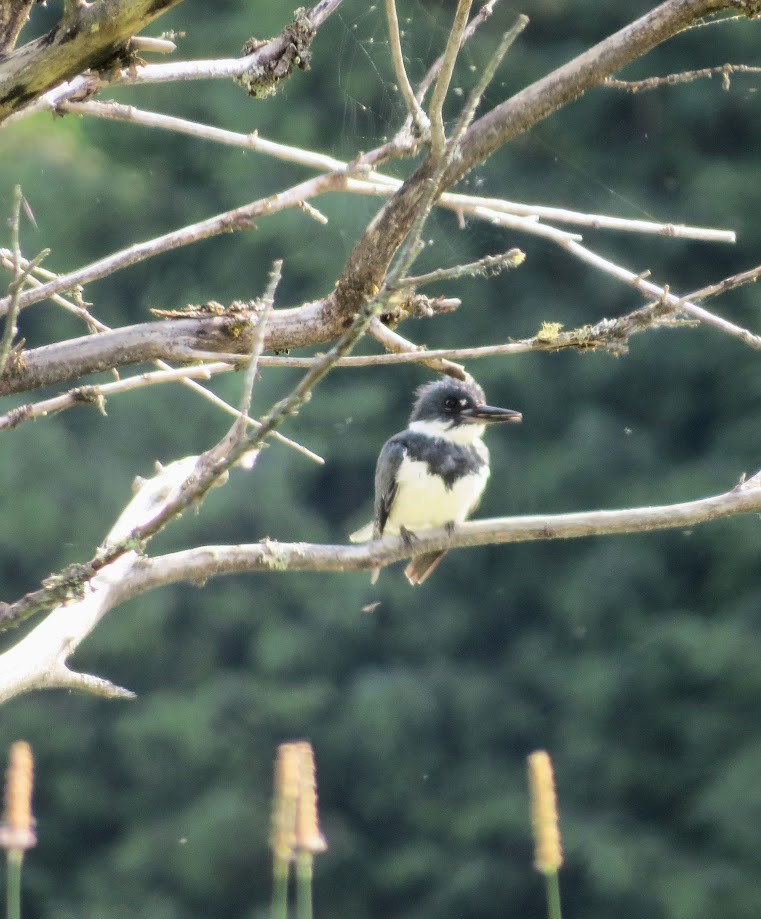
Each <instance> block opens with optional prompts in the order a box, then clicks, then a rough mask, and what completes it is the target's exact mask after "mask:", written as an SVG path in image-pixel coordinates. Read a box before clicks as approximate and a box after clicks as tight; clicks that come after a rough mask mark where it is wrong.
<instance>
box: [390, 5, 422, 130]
mask: <svg viewBox="0 0 761 919" xmlns="http://www.w3.org/2000/svg"><path fill="white" fill-rule="evenodd" d="M386 20H387V22H388V43H389V50H390V52H391V61H392V63H393V65H394V74H395V76H396V84H397V86H398V87H399V92H400V93H401V94H402V98H403V99H404V103H405V105H406V106H407V111H408V112H409V113H410V117H411V118H412V121H413V123H414V125H415V128H416V130H417V133H418V136H419V137H421V138H423V139H425V138H426V137H427V135H428V133H429V131H430V127H431V125H430V122H429V121H428V116H427V115H426V113H425V112H424V111H423V109H422V108H421V106H420V103H419V102H418V101H417V99H416V98H415V93H414V91H413V89H412V86H411V85H410V81H409V77H408V76H407V71H406V70H405V67H404V55H403V53H402V40H401V36H400V35H399V19H398V18H397V15H396V0H386Z"/></svg>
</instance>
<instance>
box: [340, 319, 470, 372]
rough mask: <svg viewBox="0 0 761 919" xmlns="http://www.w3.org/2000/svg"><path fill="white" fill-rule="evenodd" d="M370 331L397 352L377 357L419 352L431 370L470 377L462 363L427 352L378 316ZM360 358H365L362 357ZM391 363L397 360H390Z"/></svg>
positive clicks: (423, 361) (419, 359) (390, 349)
mask: <svg viewBox="0 0 761 919" xmlns="http://www.w3.org/2000/svg"><path fill="white" fill-rule="evenodd" d="M369 331H370V334H371V335H372V336H373V338H374V339H375V340H376V341H378V342H380V344H382V345H383V347H384V348H386V350H387V351H392V352H396V354H385V355H376V356H377V357H388V358H391V357H396V356H399V354H400V352H405V353H407V354H409V353H410V352H417V354H416V357H417V360H418V361H420V363H421V364H423V365H424V366H426V367H429V368H430V369H431V370H435V371H436V372H437V373H446V374H448V375H449V376H452V377H456V378H457V379H458V380H467V379H468V378H469V374H468V373H467V371H466V370H465V368H464V367H462V366H460V364H455V363H453V362H452V361H450V360H442V359H441V358H440V357H436V356H434V355H433V354H428V353H426V352H425V349H424V348H421V347H420V346H419V345H415V344H413V342H411V341H409V340H408V339H406V338H404V337H403V336H402V335H400V334H399V333H398V332H395V331H394V330H393V329H389V327H388V326H386V325H384V324H383V323H382V322H381V321H380V319H378V317H377V316H376V317H375V318H374V319H373V321H372V322H371V323H370V329H369ZM345 360H348V358H345ZM359 360H364V358H361V357H360V358H359ZM389 363H395V362H394V361H389Z"/></svg>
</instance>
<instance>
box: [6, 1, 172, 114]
mask: <svg viewBox="0 0 761 919" xmlns="http://www.w3.org/2000/svg"><path fill="white" fill-rule="evenodd" d="M179 2H181V0H100V3H88V4H76V5H71V4H69V6H68V7H67V8H66V10H65V11H64V16H63V19H62V21H61V23H60V24H59V25H58V26H57V27H56V28H55V29H53V31H52V32H50V33H48V34H47V35H43V36H42V37H41V38H37V39H35V40H34V41H32V42H29V44H27V45H24V46H23V47H21V48H19V49H18V50H16V51H14V52H12V53H11V54H9V55H8V56H7V57H5V58H4V59H2V60H0V122H2V121H3V120H4V119H5V118H7V116H8V115H10V114H11V113H12V112H15V111H17V110H18V109H20V108H22V107H23V106H24V105H26V104H27V103H29V101H30V100H32V99H35V98H36V97H37V96H39V95H41V94H42V93H44V92H46V90H49V89H51V88H52V87H53V86H56V85H57V84H58V83H60V82H61V81H62V80H68V79H70V78H71V77H73V76H75V75H76V74H78V73H81V72H82V71H83V70H87V69H88V68H90V67H94V68H97V67H99V66H103V64H104V63H105V62H106V61H108V60H112V59H113V58H114V56H115V55H116V54H117V53H118V51H119V49H120V48H121V47H123V45H124V44H125V42H127V41H128V40H129V39H130V38H131V37H132V36H133V35H135V34H137V33H138V32H140V31H142V29H143V28H145V26H146V25H147V24H148V23H149V22H152V21H153V20H154V19H156V18H157V17H159V16H161V15H162V14H164V13H166V12H167V10H169V9H171V8H172V7H173V6H176V5H177V4H178V3H179Z"/></svg>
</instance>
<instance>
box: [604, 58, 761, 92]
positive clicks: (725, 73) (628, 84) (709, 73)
mask: <svg viewBox="0 0 761 919" xmlns="http://www.w3.org/2000/svg"><path fill="white" fill-rule="evenodd" d="M733 73H761V67H752V66H750V65H748V64H720V65H719V66H718V67H703V68H701V69H700V70H683V71H682V72H681V73H670V74H668V75H667V76H665V77H648V78H647V79H646V80H616V79H614V78H613V77H608V78H607V79H606V80H605V81H604V83H603V84H602V85H603V86H607V87H609V88H610V89H623V90H626V92H628V93H639V92H646V91H648V90H651V89H658V88H660V87H661V86H674V85H675V84H677V83H692V82H693V81H694V80H700V79H705V78H706V77H708V78H709V79H710V78H711V77H713V76H717V75H720V76H721V78H722V89H724V90H728V89H729V87H730V76H731V74H733Z"/></svg>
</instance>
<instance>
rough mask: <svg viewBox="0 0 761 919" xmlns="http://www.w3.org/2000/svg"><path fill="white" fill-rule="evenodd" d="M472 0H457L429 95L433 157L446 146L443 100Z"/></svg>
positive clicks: (438, 154) (440, 154)
mask: <svg viewBox="0 0 761 919" xmlns="http://www.w3.org/2000/svg"><path fill="white" fill-rule="evenodd" d="M471 4H472V0H458V2H457V9H456V10H455V14H454V21H453V22H452V28H451V31H450V33H449V38H448V40H447V47H446V49H445V50H444V54H443V60H442V62H441V68H440V70H439V74H438V76H437V77H436V84H435V86H434V87H433V94H432V95H431V104H430V106H429V109H428V116H429V118H430V119H431V154H432V156H433V157H434V158H435V159H438V158H440V157H441V156H443V154H444V147H445V146H446V135H445V133H444V118H443V114H442V111H443V108H444V100H445V99H446V97H447V93H448V92H449V84H450V82H451V80H452V73H453V72H454V65H455V63H456V61H457V54H458V52H459V50H460V45H461V44H462V39H463V35H464V34H465V27H466V26H467V24H468V16H469V14H470V7H471Z"/></svg>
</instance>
